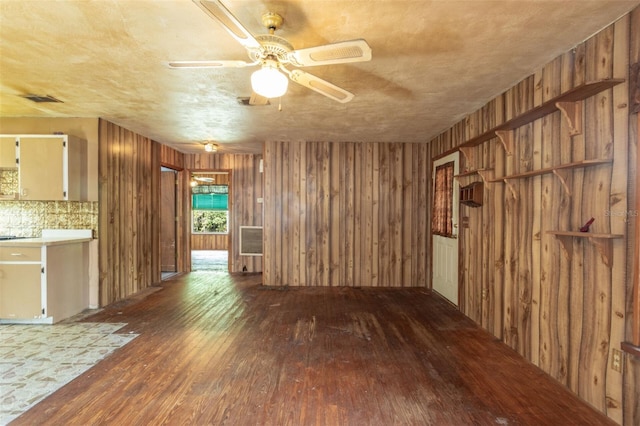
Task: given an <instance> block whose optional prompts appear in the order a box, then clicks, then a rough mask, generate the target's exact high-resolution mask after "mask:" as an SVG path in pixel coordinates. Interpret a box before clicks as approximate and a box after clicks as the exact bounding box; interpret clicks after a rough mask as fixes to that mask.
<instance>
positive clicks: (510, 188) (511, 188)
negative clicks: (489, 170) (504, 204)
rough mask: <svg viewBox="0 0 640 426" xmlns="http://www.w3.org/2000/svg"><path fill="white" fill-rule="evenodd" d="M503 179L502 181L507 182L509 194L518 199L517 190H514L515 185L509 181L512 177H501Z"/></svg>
mask: <svg viewBox="0 0 640 426" xmlns="http://www.w3.org/2000/svg"><path fill="white" fill-rule="evenodd" d="M502 180H503V181H504V183H506V184H507V187H508V188H509V191H511V196H513V199H514V200H517V199H518V192H517V191H516V187H515V186H514V185H513V183H511V180H512V179H508V178H507V179H502Z"/></svg>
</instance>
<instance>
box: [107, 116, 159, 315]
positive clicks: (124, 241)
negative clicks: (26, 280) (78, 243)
mask: <svg viewBox="0 0 640 426" xmlns="http://www.w3.org/2000/svg"><path fill="white" fill-rule="evenodd" d="M98 151H99V153H98V157H99V158H98V169H99V170H98V174H99V218H98V220H99V247H98V251H99V262H98V263H99V271H100V296H99V297H100V305H101V306H104V305H107V304H109V303H112V302H115V301H117V300H121V299H123V298H125V297H127V296H130V295H132V294H135V293H137V292H139V291H140V290H143V289H145V288H147V287H149V286H151V285H153V284H154V283H157V282H159V281H160V242H159V229H160V228H159V227H160V218H159V215H158V214H157V213H158V212H159V211H160V210H159V202H160V197H159V195H160V145H159V144H157V143H155V142H153V141H152V140H151V139H149V138H146V137H143V136H140V135H138V134H136V133H134V132H131V131H129V130H127V129H124V128H122V127H120V126H117V125H115V124H113V123H110V122H108V121H105V120H102V119H101V120H100V124H99V150H98Z"/></svg>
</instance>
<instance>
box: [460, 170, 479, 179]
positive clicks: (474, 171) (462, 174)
mask: <svg viewBox="0 0 640 426" xmlns="http://www.w3.org/2000/svg"><path fill="white" fill-rule="evenodd" d="M477 174H478V171H477V170H469V171H466V172H462V173H459V174H457V175H455V176H454V177H456V178H461V177H467V176H473V175H477Z"/></svg>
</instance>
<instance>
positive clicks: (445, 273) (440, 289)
mask: <svg viewBox="0 0 640 426" xmlns="http://www.w3.org/2000/svg"><path fill="white" fill-rule="evenodd" d="M458 157H459V153H458V152H457V151H456V152H454V153H453V154H449V155H447V156H446V157H443V158H440V159H438V160H436V161H434V163H433V171H434V176H433V181H434V183H435V181H436V179H435V173H436V168H437V167H438V166H441V165H444V164H447V163H450V162H453V175H457V174H458V170H459V166H458ZM451 190H452V197H451V199H452V203H453V205H452V206H451V222H452V228H451V229H452V234H451V235H450V236H446V237H445V236H440V235H435V234H434V235H433V245H432V247H433V254H432V261H433V280H432V283H433V290H434V291H436V292H437V293H439V294H440V295H442V296H443V297H445V298H446V299H447V300H449V301H450V302H451V303H453V304H454V305H456V306H458V207H459V204H458V203H459V199H460V193H459V191H458V184H457V182H455V179H454V180H453V182H452V185H451Z"/></svg>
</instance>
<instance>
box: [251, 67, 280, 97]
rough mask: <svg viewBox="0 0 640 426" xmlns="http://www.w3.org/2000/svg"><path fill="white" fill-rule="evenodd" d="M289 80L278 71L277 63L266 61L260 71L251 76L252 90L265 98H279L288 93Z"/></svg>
mask: <svg viewBox="0 0 640 426" xmlns="http://www.w3.org/2000/svg"><path fill="white" fill-rule="evenodd" d="M288 86H289V79H288V78H287V76H286V75H284V74H283V73H281V72H280V71H278V65H277V63H276V62H275V61H271V60H266V61H265V62H264V64H263V65H262V68H260V69H259V70H258V71H256V72H254V73H253V74H251V88H252V89H253V91H254V92H256V93H257V94H258V95H260V96H263V97H265V98H279V97H280V96H282V95H284V94H285V93H287V87H288Z"/></svg>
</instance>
